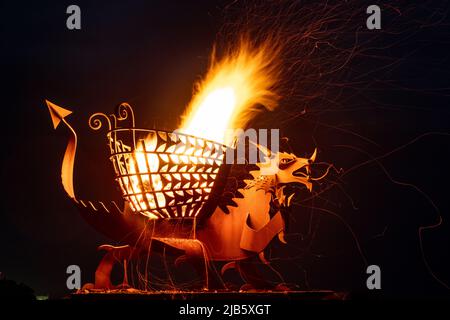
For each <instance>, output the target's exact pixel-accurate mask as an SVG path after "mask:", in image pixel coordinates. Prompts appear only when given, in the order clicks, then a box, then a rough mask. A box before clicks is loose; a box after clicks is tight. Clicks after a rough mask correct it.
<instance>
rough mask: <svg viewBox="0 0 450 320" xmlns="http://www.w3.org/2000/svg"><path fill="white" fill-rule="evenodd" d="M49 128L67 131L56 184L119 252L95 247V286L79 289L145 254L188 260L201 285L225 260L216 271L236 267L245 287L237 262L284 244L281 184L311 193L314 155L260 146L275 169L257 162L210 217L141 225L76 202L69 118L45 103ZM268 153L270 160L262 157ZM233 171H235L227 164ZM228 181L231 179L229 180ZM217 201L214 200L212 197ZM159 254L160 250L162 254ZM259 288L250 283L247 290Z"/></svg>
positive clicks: (123, 207)
mask: <svg viewBox="0 0 450 320" xmlns="http://www.w3.org/2000/svg"><path fill="white" fill-rule="evenodd" d="M46 102H47V106H48V108H49V110H50V114H51V116H52V120H53V124H54V127H55V129H56V127H57V126H58V124H59V122H60V121H63V122H64V123H65V124H66V125H67V126H68V127H69V129H70V130H71V138H70V139H69V143H68V146H67V148H66V153H65V155H64V159H63V164H62V174H61V177H62V184H63V187H64V189H65V191H66V193H67V194H68V195H69V197H70V198H71V199H72V200H73V201H74V203H75V204H76V206H77V207H78V208H79V209H80V212H81V215H82V217H83V218H84V219H85V220H86V221H87V222H88V223H89V224H90V225H91V226H93V227H94V228H95V229H96V230H97V231H99V232H101V233H103V234H104V235H106V236H108V237H109V238H111V239H112V240H114V241H115V242H116V243H119V244H121V246H112V245H103V246H100V247H99V249H101V250H105V251H106V254H105V256H104V257H103V259H102V261H101V262H100V264H99V266H98V268H97V271H96V274H95V283H93V284H88V285H86V286H85V288H87V289H92V288H94V289H111V288H114V287H116V286H114V285H113V284H112V283H111V280H110V275H111V270H112V268H113V266H114V264H115V263H116V262H117V261H124V262H125V263H124V266H125V267H126V265H127V261H130V260H133V259H137V258H138V257H139V256H141V255H142V254H150V252H151V251H153V250H155V251H157V250H161V249H162V248H164V250H166V249H167V250H168V251H171V250H172V251H173V252H174V253H175V254H178V255H179V258H178V259H177V260H176V264H179V263H181V262H184V261H190V262H193V263H194V264H195V265H197V266H199V267H198V269H199V270H200V272H204V276H205V279H206V282H205V287H211V282H209V280H208V279H209V276H210V272H209V271H208V270H209V263H210V262H211V261H224V262H227V263H226V264H225V265H224V266H223V268H222V271H223V272H224V271H226V270H228V269H229V268H230V267H236V269H238V270H239V271H240V272H241V275H242V277H243V279H245V280H246V281H247V282H249V283H251V282H252V281H251V279H255V276H254V275H252V274H251V272H252V271H249V270H248V268H247V269H246V268H245V267H244V266H245V261H247V260H249V259H251V258H252V257H255V256H256V257H259V258H260V259H261V260H263V262H267V261H265V259H264V250H265V249H266V248H267V246H268V245H269V243H270V242H271V241H272V240H273V239H274V238H276V237H277V236H278V238H279V240H280V241H282V242H285V241H284V232H285V218H284V216H283V215H282V214H281V210H282V209H283V208H285V207H288V206H289V204H290V200H291V198H292V196H293V195H290V196H287V195H286V194H285V192H284V188H285V186H286V185H287V184H291V183H297V184H302V185H304V186H306V188H307V189H308V190H310V191H311V189H312V184H311V179H310V165H311V164H312V163H313V162H314V160H315V158H316V151H314V153H313V155H312V156H311V157H310V158H300V157H297V156H295V155H294V154H292V153H285V152H279V153H277V154H270V151H269V150H267V149H264V148H262V147H260V150H261V151H262V152H263V153H264V154H265V155H266V159H269V158H270V159H276V161H275V162H274V161H272V162H271V164H272V165H275V166H276V167H275V169H276V170H275V171H273V170H272V171H271V173H270V174H265V170H263V169H264V167H265V166H267V163H259V164H257V165H256V170H253V171H249V172H247V173H248V174H247V177H248V179H238V185H239V186H240V187H235V188H234V190H233V192H231V196H230V195H229V194H230V193H228V197H225V198H227V201H225V202H224V203H220V201H219V203H217V204H216V205H215V208H213V210H211V213H210V214H209V215H208V216H206V217H204V218H203V219H202V221H196V220H195V219H189V220H181V219H180V220H179V219H166V220H165V219H158V220H152V219H148V218H147V217H145V216H143V215H139V214H136V213H134V212H132V210H131V208H130V206H129V204H128V203H127V202H126V201H121V200H118V201H109V202H100V201H87V200H81V199H78V198H77V196H76V192H75V190H74V187H73V179H72V177H73V168H74V162H75V153H76V134H75V131H74V130H73V129H72V128H71V127H70V125H69V124H68V123H67V122H66V121H65V120H64V117H65V116H67V115H68V114H70V112H69V111H68V110H66V109H63V108H61V107H58V106H56V105H54V104H53V103H51V102H49V101H46ZM269 155H270V157H269ZM234 166H239V165H234ZM234 179H235V178H234ZM220 196H221V195H219V198H220ZM164 252H166V251H164ZM127 279H128V278H127V270H126V269H125V272H124V281H123V284H122V285H121V286H123V285H125V286H126V285H128V280H127ZM257 283H261V282H258V281H253V284H257Z"/></svg>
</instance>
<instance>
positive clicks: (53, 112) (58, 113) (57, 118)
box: [45, 99, 72, 129]
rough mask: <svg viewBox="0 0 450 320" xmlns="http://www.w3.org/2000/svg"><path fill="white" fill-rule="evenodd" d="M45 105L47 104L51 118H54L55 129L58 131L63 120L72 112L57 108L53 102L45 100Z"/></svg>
mask: <svg viewBox="0 0 450 320" xmlns="http://www.w3.org/2000/svg"><path fill="white" fill-rule="evenodd" d="M45 103H46V104H47V107H48V111H49V112H50V117H51V118H52V123H53V128H54V129H56V128H57V127H58V125H59V123H60V122H61V120H62V119H63V118H65V117H67V116H68V115H69V114H71V113H72V111H70V110H67V109H64V108H61V107H60V106H57V105H56V104H54V103H53V102H51V101H48V100H47V99H45Z"/></svg>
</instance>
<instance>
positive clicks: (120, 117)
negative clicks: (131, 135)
mask: <svg viewBox="0 0 450 320" xmlns="http://www.w3.org/2000/svg"><path fill="white" fill-rule="evenodd" d="M125 120H129V121H131V128H134V126H135V122H134V112H133V109H132V108H131V106H130V105H129V104H128V103H126V102H123V103H121V104H120V105H118V106H117V108H116V112H115V114H111V115H109V116H107V115H106V114H104V113H101V112H97V113H94V114H93V115H92V116H90V118H89V127H90V128H91V129H92V130H99V129H100V128H101V127H102V126H103V124H104V123H103V122H104V121H105V122H106V123H107V124H108V131H111V130H112V129H116V128H118V127H119V126H118V122H119V121H125Z"/></svg>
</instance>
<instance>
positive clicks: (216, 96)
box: [180, 38, 281, 146]
mask: <svg viewBox="0 0 450 320" xmlns="http://www.w3.org/2000/svg"><path fill="white" fill-rule="evenodd" d="M279 55H280V46H279V45H277V42H276V41H266V42H265V43H263V44H262V45H258V46H257V45H254V44H252V43H251V42H250V41H249V40H247V39H245V38H243V39H241V40H240V42H239V43H238V45H237V46H236V47H235V48H231V49H229V50H228V52H226V54H225V55H224V57H222V58H221V59H217V58H216V52H215V50H213V53H212V57H211V63H210V66H209V70H208V72H207V74H206V76H205V77H204V79H203V80H201V81H200V82H199V83H197V84H196V92H195V93H194V96H193V98H192V100H191V102H190V103H189V105H188V107H187V109H186V111H185V113H184V115H183V117H182V123H181V125H180V128H181V129H180V131H182V132H184V133H187V134H191V135H194V136H198V137H202V138H205V139H208V140H213V141H216V142H220V143H222V144H225V145H228V146H230V145H231V144H232V143H233V141H234V137H233V136H232V135H230V134H229V132H227V130H229V129H237V128H242V129H245V128H246V126H247V125H248V122H249V121H250V120H251V119H252V118H253V117H254V116H255V115H256V114H257V113H258V112H259V111H260V110H261V108H260V106H264V107H265V108H266V109H268V110H273V109H275V108H276V107H277V106H278V100H279V95H278V94H277V85H278V81H279V77H280V69H281V64H280V59H279Z"/></svg>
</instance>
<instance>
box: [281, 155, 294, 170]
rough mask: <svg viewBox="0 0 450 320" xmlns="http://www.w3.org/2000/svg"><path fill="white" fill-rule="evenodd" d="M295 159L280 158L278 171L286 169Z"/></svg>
mask: <svg viewBox="0 0 450 320" xmlns="http://www.w3.org/2000/svg"><path fill="white" fill-rule="evenodd" d="M294 160H295V159H290V158H282V159H280V163H279V167H280V169H286V168H287V167H288V166H289V165H290V164H291V163H293V162H294Z"/></svg>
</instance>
